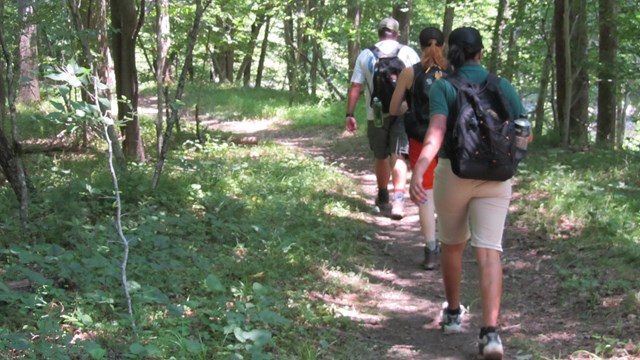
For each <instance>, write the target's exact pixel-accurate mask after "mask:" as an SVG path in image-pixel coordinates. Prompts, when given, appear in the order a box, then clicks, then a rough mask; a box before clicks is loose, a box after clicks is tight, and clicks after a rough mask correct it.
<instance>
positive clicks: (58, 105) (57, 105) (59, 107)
mask: <svg viewBox="0 0 640 360" xmlns="http://www.w3.org/2000/svg"><path fill="white" fill-rule="evenodd" d="M51 106H53V107H54V108H55V109H56V110H59V111H60V112H63V113H66V112H67V109H66V108H65V107H64V105H63V104H62V103H59V102H56V101H52V102H51Z"/></svg>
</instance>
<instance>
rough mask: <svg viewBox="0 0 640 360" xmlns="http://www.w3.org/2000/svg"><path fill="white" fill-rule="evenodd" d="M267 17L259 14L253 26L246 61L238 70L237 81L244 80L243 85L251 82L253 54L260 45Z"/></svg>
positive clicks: (247, 46) (243, 61) (245, 56)
mask: <svg viewBox="0 0 640 360" xmlns="http://www.w3.org/2000/svg"><path fill="white" fill-rule="evenodd" d="M265 19H266V17H265V16H264V14H259V15H258V16H257V17H256V19H255V21H254V22H253V24H251V34H250V35H249V40H248V42H247V45H246V51H245V55H244V59H243V60H242V63H241V65H240V69H239V70H238V75H237V76H236V81H237V82H239V81H240V79H242V85H244V86H247V85H249V82H250V81H251V64H253V54H254V53H255V50H256V44H257V43H258V36H259V35H260V29H262V25H264V22H265Z"/></svg>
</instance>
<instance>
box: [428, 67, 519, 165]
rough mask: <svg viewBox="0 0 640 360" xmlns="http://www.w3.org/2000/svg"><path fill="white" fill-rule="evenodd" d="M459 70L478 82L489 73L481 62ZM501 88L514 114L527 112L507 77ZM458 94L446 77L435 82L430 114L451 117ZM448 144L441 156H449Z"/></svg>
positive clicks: (430, 91)
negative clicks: (446, 149)
mask: <svg viewBox="0 0 640 360" xmlns="http://www.w3.org/2000/svg"><path fill="white" fill-rule="evenodd" d="M458 71H459V73H460V75H462V76H463V77H464V78H466V79H467V80H469V81H471V82H473V83H478V84H479V83H481V82H483V81H485V80H486V79H487V76H488V75H489V72H488V71H487V70H485V69H484V67H482V65H480V64H464V65H462V67H460V69H459V70H458ZM500 88H501V89H502V93H503V94H504V96H505V98H506V100H507V101H508V102H509V105H510V106H511V110H512V113H513V116H514V117H515V118H518V117H519V116H520V115H524V114H526V112H525V110H524V106H522V102H521V101H520V97H519V96H518V93H517V92H516V90H515V89H514V88H513V85H511V83H510V82H509V81H507V80H505V79H500ZM457 96H458V92H457V91H456V88H455V87H453V85H451V83H450V82H448V81H447V80H446V79H440V80H438V81H436V82H434V83H433V85H432V86H431V90H429V103H430V107H429V116H433V115H444V116H446V117H449V109H452V108H453V107H455V106H456V99H457ZM447 134H449V131H447ZM446 144H447V139H444V142H443V146H442V147H441V148H440V151H439V153H438V156H439V157H442V158H447V157H448V156H447V154H446V151H445V147H446Z"/></svg>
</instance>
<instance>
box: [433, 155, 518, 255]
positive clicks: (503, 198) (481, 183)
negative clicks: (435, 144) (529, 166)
mask: <svg viewBox="0 0 640 360" xmlns="http://www.w3.org/2000/svg"><path fill="white" fill-rule="evenodd" d="M433 193H434V204H435V206H436V213H437V214H438V238H439V239H440V241H441V242H442V243H443V244H460V243H463V242H466V241H467V240H469V239H471V246H474V247H479V248H486V249H495V250H498V251H502V234H503V232H504V223H505V220H506V218H507V212H508V210H509V203H510V202H511V180H507V181H486V180H470V179H462V178H459V177H458V176H456V175H455V174H454V173H453V171H452V170H451V162H450V161H449V159H444V158H440V159H438V166H437V167H436V171H435V182H434V187H433Z"/></svg>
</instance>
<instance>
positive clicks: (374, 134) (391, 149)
mask: <svg viewBox="0 0 640 360" xmlns="http://www.w3.org/2000/svg"><path fill="white" fill-rule="evenodd" d="M399 27H400V25H399V23H398V21H396V20H395V19H393V18H391V17H387V18H385V19H383V20H382V21H381V22H380V24H379V25H378V36H379V39H380V41H378V42H377V43H376V44H375V45H374V46H372V47H371V48H367V49H364V50H363V51H362V52H360V54H359V55H358V58H357V60H356V64H355V67H354V69H353V75H352V77H351V87H350V89H349V92H348V96H347V114H346V119H345V128H346V130H347V131H349V132H355V131H356V130H357V122H356V118H355V117H354V111H355V107H356V104H357V102H358V98H359V97H360V91H362V90H364V95H365V102H366V109H367V137H368V139H369V147H370V148H371V150H372V152H373V155H374V158H375V162H374V172H375V175H376V183H377V185H378V194H377V196H376V199H375V204H376V206H378V207H379V208H380V210H383V211H388V210H391V218H392V219H396V220H399V219H402V218H403V217H404V192H405V186H406V184H407V164H406V163H405V160H404V159H405V157H406V156H407V154H408V151H409V144H408V140H407V134H406V132H405V129H404V121H403V118H402V116H400V117H396V116H391V115H390V114H389V110H388V107H389V102H390V100H391V94H393V90H394V88H395V82H396V81H397V76H398V74H399V73H400V71H401V70H402V68H405V67H410V66H411V65H413V64H415V63H416V62H418V61H420V58H419V57H418V54H417V53H416V52H415V51H414V50H413V49H412V48H411V47H409V46H405V45H402V44H400V43H398V31H399ZM385 66H388V67H385ZM383 68H384V71H382V70H383ZM378 74H380V76H379V77H378ZM385 75H386V77H385ZM378 79H380V80H379V81H378ZM374 107H375V108H377V110H376V111H374ZM376 114H378V115H376ZM374 120H375V121H374ZM390 177H391V180H392V186H393V193H392V196H391V201H390V197H389V190H388V186H389V178H390Z"/></svg>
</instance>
